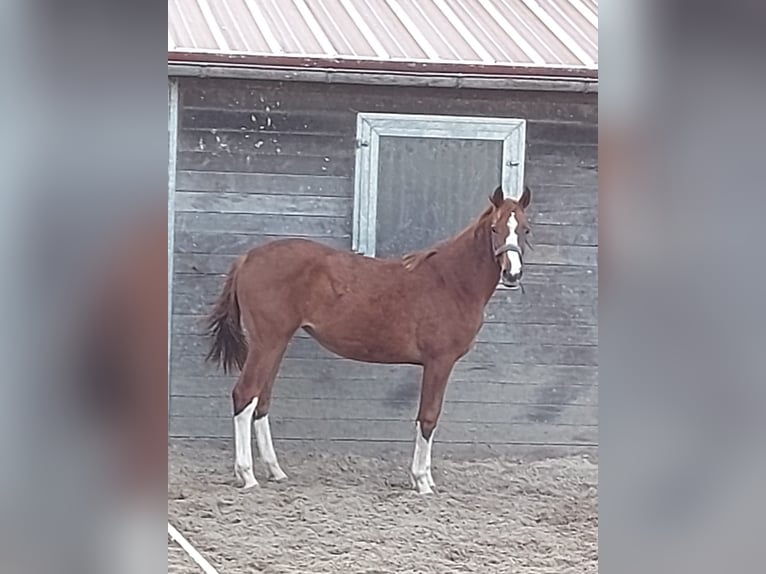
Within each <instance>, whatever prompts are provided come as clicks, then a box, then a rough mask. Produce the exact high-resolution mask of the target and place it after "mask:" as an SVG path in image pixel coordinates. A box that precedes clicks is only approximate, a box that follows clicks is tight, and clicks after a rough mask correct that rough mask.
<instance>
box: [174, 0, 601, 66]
mask: <svg viewBox="0 0 766 574" xmlns="http://www.w3.org/2000/svg"><path fill="white" fill-rule="evenodd" d="M168 59H169V60H172V61H180V60H183V61H193V62H221V61H227V60H228V61H236V62H237V63H243V64H246V63H248V62H249V63H259V64H262V65H268V64H269V63H270V62H272V61H275V59H277V60H278V61H279V63H280V65H289V63H290V62H291V61H293V60H294V65H296V66H300V67H306V66H311V65H317V66H318V65H321V63H322V62H330V61H331V62H332V64H333V67H335V68H358V67H364V68H367V69H371V68H374V69H379V70H396V69H401V65H402V64H407V63H409V64H411V65H410V66H409V69H410V71H418V70H419V69H423V70H428V69H432V66H433V65H441V66H442V67H446V68H445V69H449V66H455V67H459V66H461V65H469V66H471V67H473V68H476V67H480V68H481V69H482V70H485V72H486V73H492V72H493V71H498V70H503V69H509V68H514V69H516V68H520V69H524V68H527V69H530V70H533V69H534V70H536V71H537V72H538V73H544V72H545V71H555V70H568V71H574V72H578V71H579V72H580V74H578V75H595V74H596V71H597V70H598V1H597V0H417V1H413V0H168ZM362 62H364V63H365V64H366V65H365V66H360V63H362ZM372 63H376V65H375V66H372V65H371V64H372ZM394 63H398V64H399V67H397V66H396V65H394ZM412 64H414V65H416V67H415V68H413V67H412ZM456 69H457V68H456Z"/></svg>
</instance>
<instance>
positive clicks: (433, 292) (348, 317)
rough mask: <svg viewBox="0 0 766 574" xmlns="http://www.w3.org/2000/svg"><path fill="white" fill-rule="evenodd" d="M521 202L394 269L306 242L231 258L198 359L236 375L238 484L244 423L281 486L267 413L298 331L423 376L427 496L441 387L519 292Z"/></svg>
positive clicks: (418, 480)
mask: <svg viewBox="0 0 766 574" xmlns="http://www.w3.org/2000/svg"><path fill="white" fill-rule="evenodd" d="M530 200H531V193H530V191H529V188H526V187H525V189H524V193H523V194H522V195H521V197H520V198H519V200H518V201H514V200H511V199H505V198H504V196H503V192H502V189H501V188H497V189H496V190H495V192H494V193H493V194H492V195H491V196H490V206H489V207H488V208H487V209H486V211H484V213H482V214H481V216H479V218H478V219H477V220H475V221H474V222H473V223H472V224H471V225H470V226H468V227H467V228H466V229H464V230H463V231H461V232H460V233H458V234H457V235H456V236H455V237H453V238H451V239H449V240H447V241H444V242H442V243H439V244H437V245H436V246H434V247H432V248H431V249H427V250H424V251H419V252H416V253H412V254H409V255H406V256H405V257H404V258H403V259H373V258H369V257H363V256H361V255H358V254H354V253H348V252H343V251H338V250H335V249H331V248H329V247H326V246H324V245H321V244H319V243H315V242H312V241H308V240H304V239H284V240H278V241H274V242H272V243H269V244H267V245H264V246H261V247H258V248H256V249H252V250H251V251H249V252H248V253H247V254H245V255H243V256H241V257H240V258H239V259H237V260H236V261H235V262H234V264H233V265H232V267H231V270H230V271H229V274H228V276H227V278H226V282H225V285H224V288H223V293H222V294H221V296H220V297H219V299H218V301H217V303H216V305H215V308H214V310H213V312H212V313H211V315H210V319H209V329H210V334H211V336H212V338H213V342H212V348H211V350H210V353H209V354H208V357H207V359H208V360H209V361H214V362H217V363H219V364H221V363H222V364H223V368H224V371H226V372H228V371H229V370H231V369H232V368H233V367H234V366H235V365H236V366H237V367H238V368H239V369H241V374H240V376H239V380H238V381H237V384H236V386H235V387H234V391H233V393H232V395H233V399H234V430H235V466H234V468H235V474H236V476H237V478H238V479H239V481H240V483H241V485H243V486H244V487H245V488H249V487H253V486H256V485H257V482H256V480H255V476H254V474H253V460H252V458H253V457H252V444H251V434H250V426H251V424H253V426H254V428H255V435H256V443H257V445H258V450H259V451H260V455H261V458H262V459H263V461H264V462H265V464H266V466H267V467H268V469H269V474H270V477H271V478H272V479H274V480H283V479H285V478H286V475H285V473H284V472H283V471H282V469H281V468H280V466H279V463H278V462H277V456H276V453H275V452H274V447H273V445H272V441H271V430H270V427H269V419H268V412H269V406H270V404H271V393H272V387H273V384H274V380H275V378H276V375H277V371H278V370H279V365H280V363H281V361H282V357H283V355H284V352H285V348H286V347H287V344H288V343H289V341H290V339H291V338H292V336H293V334H294V333H295V331H296V330H297V329H298V328H303V329H304V330H305V331H306V332H308V333H309V334H310V335H311V336H312V337H314V338H315V339H316V340H317V341H318V342H319V343H320V344H321V345H322V346H323V347H325V348H327V349H329V350H330V351H332V352H333V353H336V354H338V355H341V356H342V357H346V358H348V359H354V360H357V361H364V362H369V363H395V364H413V365H422V366H423V378H422V386H421V393H420V407H419V409H418V415H417V420H416V433H415V434H416V437H415V453H414V456H413V459H412V465H411V467H410V472H411V478H412V480H413V483H414V487H415V488H416V489H417V491H418V492H419V493H421V494H422V493H429V492H432V490H431V489H432V487H433V486H434V484H433V478H432V477H431V445H432V442H433V435H434V429H435V428H436V424H437V422H438V420H439V415H440V414H441V410H442V402H443V399H444V393H445V389H446V386H447V380H448V378H449V376H450V373H451V372H452V368H453V366H454V365H455V363H456V362H457V361H458V359H460V358H461V357H463V356H464V355H465V354H466V353H467V352H468V351H469V350H470V348H471V346H472V345H473V342H474V339H475V337H476V334H477V333H478V332H479V329H480V328H481V325H482V323H483V321H484V307H485V306H486V305H487V302H488V301H489V299H490V297H491V296H492V293H493V292H494V291H495V288H496V287H497V285H498V282H499V281H500V280H501V279H502V281H503V283H504V284H505V285H506V286H508V287H510V288H517V287H518V286H519V285H520V280H521V276H522V256H523V253H524V248H525V246H526V245H527V235H526V234H527V233H528V232H529V224H528V222H527V218H526V215H525V210H526V208H527V206H528V205H529V202H530ZM242 325H244V329H245V331H246V332H247V335H245V332H243V330H242ZM253 416H255V422H254V423H253V422H252V421H253Z"/></svg>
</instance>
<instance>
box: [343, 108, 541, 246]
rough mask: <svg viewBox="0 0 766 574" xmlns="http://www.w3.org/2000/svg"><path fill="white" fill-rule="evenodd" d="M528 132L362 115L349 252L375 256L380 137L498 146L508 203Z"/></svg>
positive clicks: (511, 126) (482, 123)
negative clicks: (500, 145)
mask: <svg viewBox="0 0 766 574" xmlns="http://www.w3.org/2000/svg"><path fill="white" fill-rule="evenodd" d="M526 129H527V123H526V120H523V119H516V118H485V117H472V116H429V115H420V114H378V113H365V112H360V113H359V114H358V116H357V130H356V137H357V140H356V144H357V152H356V169H355V171H354V215H353V218H354V219H353V231H352V239H351V248H352V249H353V250H354V251H356V252H357V253H361V254H363V255H367V256H368V257H374V256H375V242H376V237H375V224H376V221H377V204H378V156H379V152H380V136H396V137H417V138H429V137H430V138H451V139H480V140H488V141H502V142H503V171H502V177H501V179H502V186H503V190H504V192H505V194H506V196H507V197H510V198H514V199H516V198H518V197H520V196H521V193H522V191H523V190H524V158H525V149H526V146H525V142H526ZM490 191H491V190H490Z"/></svg>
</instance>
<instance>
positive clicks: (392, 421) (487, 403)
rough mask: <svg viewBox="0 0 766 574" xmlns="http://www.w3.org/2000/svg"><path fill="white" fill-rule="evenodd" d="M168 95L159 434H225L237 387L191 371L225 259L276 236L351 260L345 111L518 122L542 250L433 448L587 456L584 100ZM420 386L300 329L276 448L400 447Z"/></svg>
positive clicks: (591, 356)
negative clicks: (170, 147)
mask: <svg viewBox="0 0 766 574" xmlns="http://www.w3.org/2000/svg"><path fill="white" fill-rule="evenodd" d="M179 95H180V106H179V133H178V153H177V173H176V193H175V219H174V224H175V237H174V255H173V265H174V279H173V299H172V313H173V321H172V329H173V332H172V343H171V348H170V356H171V382H170V387H171V389H170V395H171V396H170V434H171V436H173V437H183V438H219V437H225V438H229V437H230V436H231V432H232V425H231V401H230V393H231V388H232V386H233V384H234V382H235V377H234V376H229V377H227V376H224V375H223V373H222V372H221V371H218V370H215V369H213V368H212V367H211V366H209V365H206V364H204V361H203V359H204V356H205V354H206V352H207V350H208V345H209V341H208V340H207V339H206V337H205V336H204V316H205V314H206V313H207V312H208V311H209V310H210V306H211V304H212V302H213V301H214V300H215V298H216V297H217V296H218V294H219V293H220V290H221V288H222V285H223V279H224V274H225V273H226V272H227V270H228V268H229V265H230V264H231V262H232V261H233V260H234V258H236V256H238V255H240V254H242V253H244V252H245V251H247V250H248V249H249V248H252V247H255V246H258V245H262V244H264V243H266V242H268V241H272V240H274V239H277V238H280V237H286V236H298V237H307V238H310V239H314V240H317V241H320V242H321V243H324V244H326V245H330V246H332V247H335V248H338V249H346V250H348V249H350V247H351V230H352V213H353V195H354V190H353V176H354V173H353V169H354V157H355V151H356V148H355V133H356V120H357V113H358V112H388V113H420V114H430V115H471V116H486V117H492V116H494V117H509V118H523V119H526V120H527V148H526V166H525V171H526V181H527V183H528V184H529V185H530V187H531V188H532V190H533V206H532V208H531V210H530V217H531V221H532V225H533V233H534V238H535V243H536V248H535V250H534V251H531V252H529V253H528V256H527V259H526V260H525V287H526V293H525V294H520V293H519V292H511V291H507V290H502V289H500V290H498V291H497V293H496V294H495V296H494V297H493V298H492V300H491V301H490V303H489V305H488V307H487V310H486V313H485V318H486V322H485V325H484V327H483V328H482V330H481V332H480V334H479V336H478V338H477V342H476V345H475V348H474V349H473V350H472V351H471V352H470V353H469V354H468V355H467V356H466V357H465V358H464V359H463V360H462V361H460V362H459V363H458V365H457V366H456V368H455V371H454V373H453V376H452V378H451V380H450V384H449V386H448V391H447V398H446V403H445V409H444V415H443V419H442V423H441V424H440V425H439V429H438V431H437V434H436V440H437V442H439V443H440V444H441V445H442V446H440V448H448V447H449V445H453V446H454V447H455V448H458V447H459V446H460V445H463V446H465V445H467V444H477V445H482V447H486V448H489V449H490V450H492V449H494V450H498V449H500V450H510V451H512V452H516V451H518V452H526V451H528V450H529V449H534V450H537V449H543V450H545V449H546V448H548V449H550V451H551V452H554V451H555V452H556V453H562V452H563V453H566V452H576V451H581V450H582V449H586V450H587V449H593V448H595V447H596V445H597V444H598V383H597V379H598V352H597V351H598V328H597V306H598V304H597V300H598V272H597V259H598V257H597V256H598V147H597V144H598V106H597V96H596V95H595V94H577V93H546V92H527V91H525V92H503V91H496V90H486V91H483V90H467V89H463V90H455V89H445V88H405V87H387V86H354V85H320V84H300V83H291V82H261V81H249V80H223V79H182V80H180V82H179ZM489 191H491V190H488V193H489ZM483 207H484V206H483V205H478V206H477V208H476V212H477V214H478V213H479V211H481V209H483ZM466 223H467V222H466ZM419 376H420V368H418V367H413V366H407V365H370V364H364V363H356V362H353V361H348V360H345V359H341V358H339V357H337V356H334V355H332V354H331V353H329V352H327V351H326V350H324V349H323V348H321V347H320V346H319V345H318V344H317V343H316V342H315V341H314V340H313V339H311V338H310V337H308V336H307V335H306V334H304V333H303V332H300V333H298V334H297V335H296V337H295V338H294V340H293V341H292V343H291V344H290V347H289V348H288V351H287V354H286V358H285V360H284V362H283V365H282V368H281V370H280V374H279V377H278V380H277V383H276V387H275V396H274V402H273V406H272V415H273V416H272V419H273V420H272V425H273V434H274V438H275V440H276V441H277V442H279V441H280V440H291V441H318V442H319V441H327V440H333V441H338V442H339V443H342V444H347V445H348V447H349V448H350V449H365V448H367V447H369V446H370V445H375V444H381V443H387V444H392V445H402V446H403V445H404V444H405V443H406V444H409V443H410V442H411V441H412V439H413V424H412V422H413V420H414V416H415V413H416V410H417V401H418V396H419Z"/></svg>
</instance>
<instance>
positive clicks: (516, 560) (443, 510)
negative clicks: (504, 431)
mask: <svg viewBox="0 0 766 574" xmlns="http://www.w3.org/2000/svg"><path fill="white" fill-rule="evenodd" d="M276 448H277V453H278V455H279V456H280V462H281V463H282V467H283V468H284V470H285V472H286V473H287V474H288V477H289V478H288V480H287V482H284V483H279V484H277V483H273V482H266V480H265V469H264V468H263V467H262V466H261V465H260V464H259V463H256V478H258V480H259V482H260V486H259V487H258V488H256V489H254V490H250V491H246V492H242V491H240V490H239V489H237V488H235V486H234V483H233V472H232V461H231V446H230V445H229V444H227V443H225V442H221V443H210V442H202V443H182V444H181V443H175V444H171V447H170V450H169V461H168V463H169V468H168V472H169V476H168V520H169V521H170V522H171V523H172V524H173V525H174V526H175V527H176V528H178V530H179V531H180V532H181V533H182V534H183V535H184V536H185V537H186V538H187V539H188V540H189V541H190V542H191V543H192V544H193V545H194V546H195V548H196V549H197V550H198V551H199V552H200V553H201V554H202V555H203V556H204V557H205V558H207V560H209V561H210V563H211V564H212V565H213V566H214V567H215V568H216V569H217V570H218V571H219V572H220V574H228V573H234V572H236V573H250V572H255V573H264V574H280V573H285V574H286V573H290V574H297V573H301V574H324V573H329V572H342V573H349V574H357V573H358V574H361V573H364V574H383V573H386V574H388V573H394V572H396V573H399V572H402V573H405V572H406V573H421V572H422V573H433V574H445V573H452V572H478V573H482V574H494V573H506V572H508V573H510V572H518V573H530V574H531V573H542V572H545V573H551V574H553V573H555V574H563V573H569V572H572V573H592V572H597V571H598V508H597V486H598V468H597V466H596V464H595V463H594V462H591V461H590V460H588V458H586V457H584V456H573V457H568V458H551V459H542V460H534V461H526V462H520V461H518V460H514V459H512V458H508V457H495V458H486V457H484V458H476V459H474V460H471V459H470V458H469V457H468V456H466V455H447V454H445V453H443V452H442V449H440V448H439V447H438V444H437V445H436V446H435V447H434V463H433V464H434V467H433V474H434V480H435V481H436V487H437V489H438V491H437V493H436V494H434V495H432V496H426V497H421V496H418V495H417V494H415V493H414V492H413V491H411V490H410V484H409V478H408V476H407V472H406V469H407V465H408V463H409V460H408V455H407V454H404V452H396V453H395V454H394V453H391V454H385V455H383V454H381V455H375V456H359V455H344V454H335V453H328V452H316V451H315V450H314V449H309V448H307V447H301V446H291V445H289V444H288V445H284V444H280V443H279V442H277V443H276ZM168 572H169V574H187V573H188V574H192V573H194V574H197V573H199V572H201V570H200V569H199V568H198V567H196V566H195V565H194V563H193V562H191V560H189V559H188V558H187V557H186V556H185V555H184V553H183V551H181V550H180V549H179V548H178V547H177V546H175V544H174V543H171V542H169V545H168Z"/></svg>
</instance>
